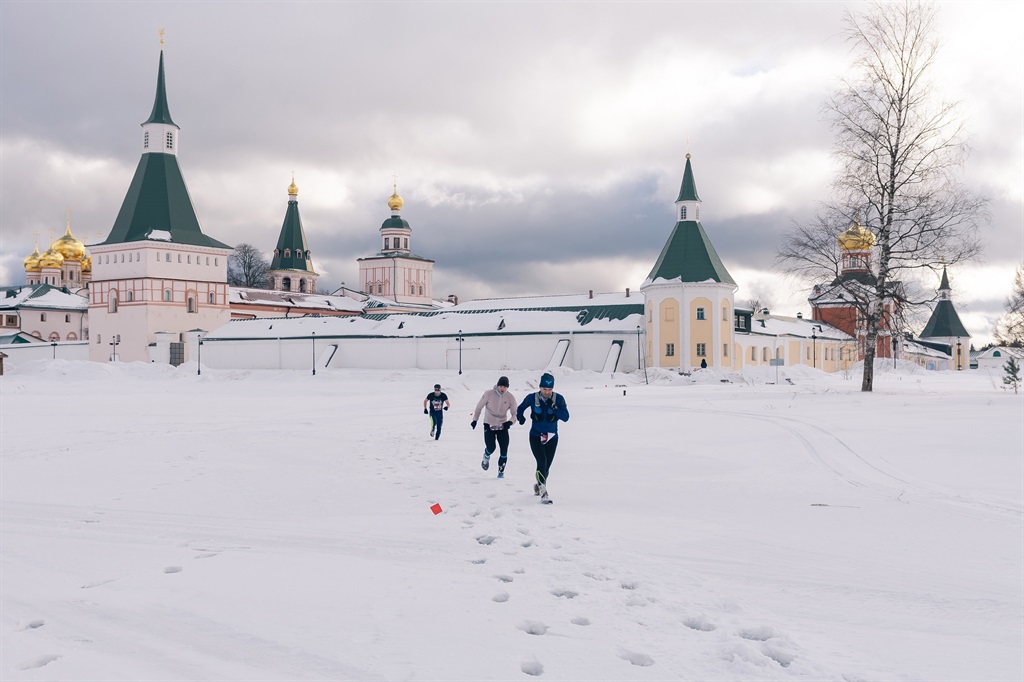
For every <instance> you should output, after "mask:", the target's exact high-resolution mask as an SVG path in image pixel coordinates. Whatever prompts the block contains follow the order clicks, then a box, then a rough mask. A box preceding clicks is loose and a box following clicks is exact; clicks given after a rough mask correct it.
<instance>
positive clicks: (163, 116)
mask: <svg viewBox="0 0 1024 682" xmlns="http://www.w3.org/2000/svg"><path fill="white" fill-rule="evenodd" d="M146 123H166V124H167V125H171V126H174V127H175V128H177V127H178V124H177V123H175V122H174V121H172V120H171V109H170V107H168V106H167V88H166V86H164V51H163V50H160V69H159V70H158V71H157V75H156V99H154V100H153V113H151V114H150V115H149V118H148V119H147V120H146V122H145V123H143V124H142V125H146Z"/></svg>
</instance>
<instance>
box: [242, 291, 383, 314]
mask: <svg viewBox="0 0 1024 682" xmlns="http://www.w3.org/2000/svg"><path fill="white" fill-rule="evenodd" d="M230 302H231V303H232V304H235V305H245V304H249V305H274V306H287V307H289V308H301V309H303V310H326V311H332V312H334V311H345V312H353V313H359V312H362V310H363V304H362V303H361V302H359V301H357V300H355V299H353V298H349V297H348V296H331V295H329V294H306V293H298V292H294V291H271V290H269V289H250V288H248V287H231V289H230Z"/></svg>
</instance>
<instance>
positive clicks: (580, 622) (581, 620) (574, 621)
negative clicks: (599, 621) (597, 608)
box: [569, 616, 590, 625]
mask: <svg viewBox="0 0 1024 682" xmlns="http://www.w3.org/2000/svg"><path fill="white" fill-rule="evenodd" d="M569 622H570V623H572V624H573V625H590V619H589V618H584V617H583V616H576V617H575V618H572V619H570V620H569Z"/></svg>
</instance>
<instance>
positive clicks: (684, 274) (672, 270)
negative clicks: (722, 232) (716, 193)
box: [647, 164, 736, 284]
mask: <svg viewBox="0 0 1024 682" xmlns="http://www.w3.org/2000/svg"><path fill="white" fill-rule="evenodd" d="M687 167H689V164H687ZM677 277H678V278H679V279H680V281H683V282H706V281H707V280H709V279H710V280H714V281H715V282H722V283H723V284H736V282H735V281H734V280H733V278H732V277H731V276H730V275H729V271H728V270H726V269H725V265H723V264H722V259H721V258H719V257H718V253H717V252H716V251H715V247H714V246H713V245H712V244H711V240H710V239H708V235H707V233H705V232H704V228H703V227H701V224H700V223H698V222H697V221H695V220H683V221H680V222H678V223H676V226H675V228H673V230H672V234H671V235H670V236H669V238H668V241H667V242H666V243H665V248H663V249H662V250H661V255H660V256H658V262H657V263H655V264H654V268H653V269H652V270H651V274H650V275H648V276H647V279H648V281H654V280H655V279H658V278H661V279H667V280H672V279H676V278H677Z"/></svg>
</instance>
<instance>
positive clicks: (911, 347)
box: [903, 339, 949, 360]
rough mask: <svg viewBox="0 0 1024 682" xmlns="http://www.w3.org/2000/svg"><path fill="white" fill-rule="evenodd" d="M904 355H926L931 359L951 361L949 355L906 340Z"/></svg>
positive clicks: (904, 342)
mask: <svg viewBox="0 0 1024 682" xmlns="http://www.w3.org/2000/svg"><path fill="white" fill-rule="evenodd" d="M903 354H904V355H909V354H913V355H925V356H927V357H930V358H942V359H944V360H948V359H949V353H943V352H942V351H939V350H935V349H934V348H929V347H928V346H924V345H922V344H920V343H918V342H916V341H911V340H910V339H904V341H903Z"/></svg>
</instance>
